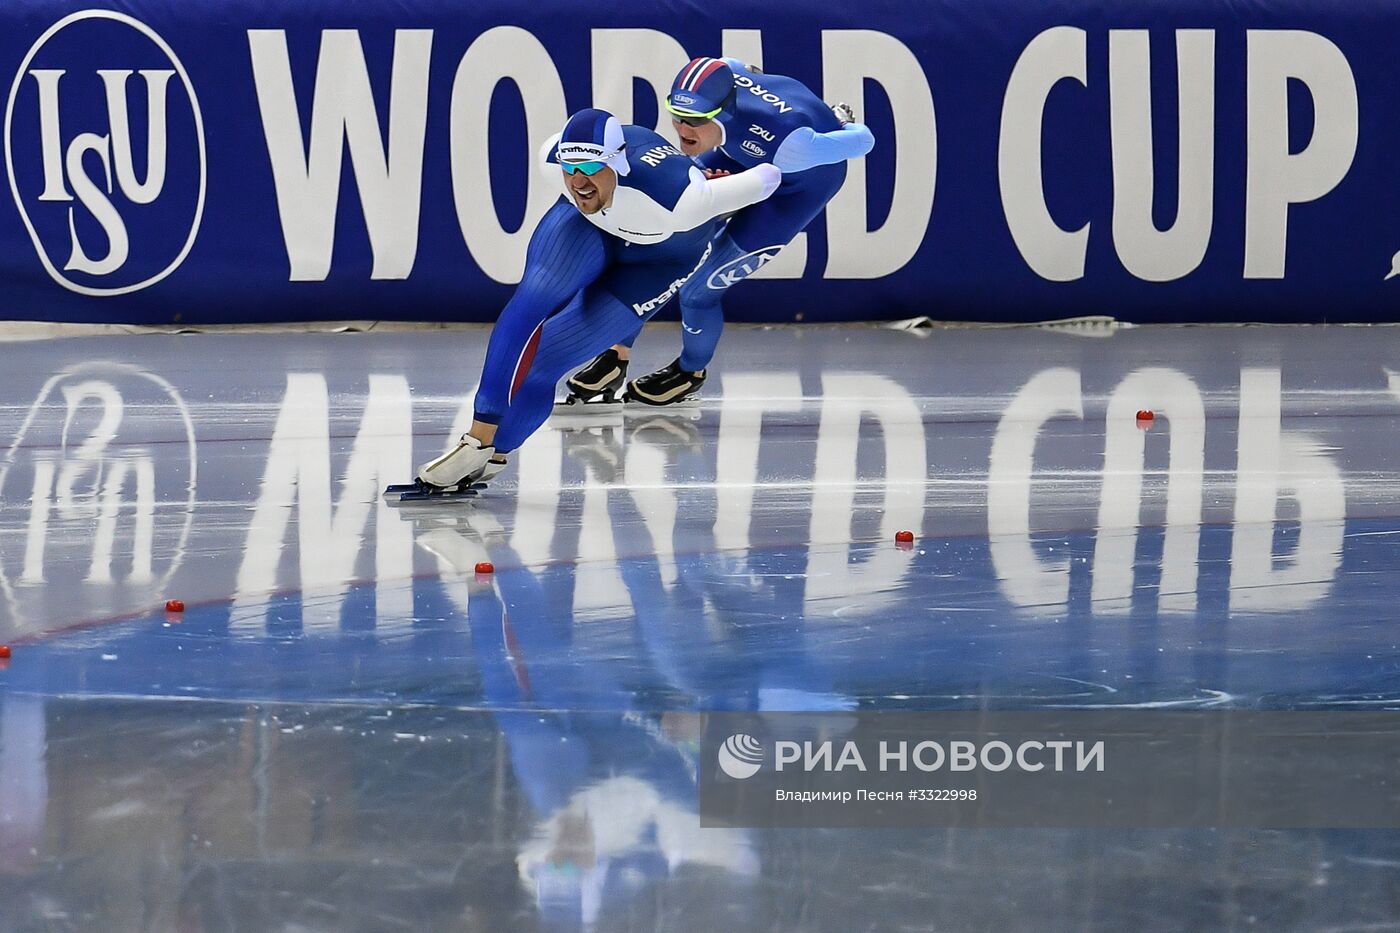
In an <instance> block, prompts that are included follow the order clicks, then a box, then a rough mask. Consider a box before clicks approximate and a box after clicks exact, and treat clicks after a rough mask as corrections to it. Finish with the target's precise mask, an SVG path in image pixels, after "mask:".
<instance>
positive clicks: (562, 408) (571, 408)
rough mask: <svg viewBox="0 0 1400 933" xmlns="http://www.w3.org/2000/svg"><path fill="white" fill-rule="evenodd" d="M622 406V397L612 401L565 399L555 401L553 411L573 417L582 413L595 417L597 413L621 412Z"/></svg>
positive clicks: (582, 414) (585, 415)
mask: <svg viewBox="0 0 1400 933" xmlns="http://www.w3.org/2000/svg"><path fill="white" fill-rule="evenodd" d="M622 408H623V405H622V400H621V399H618V400H617V401H612V402H578V401H573V400H565V401H562V402H555V403H554V409H553V411H552V412H551V413H552V414H555V415H565V416H567V417H571V418H572V417H575V416H580V415H581V416H583V417H595V416H597V415H606V414H613V413H621V411H622Z"/></svg>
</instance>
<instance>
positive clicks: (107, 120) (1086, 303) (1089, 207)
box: [0, 0, 1400, 323]
mask: <svg viewBox="0 0 1400 933" xmlns="http://www.w3.org/2000/svg"><path fill="white" fill-rule="evenodd" d="M118 7H119V8H116V7H112V8H107V7H101V6H94V7H92V8H86V9H77V10H75V9H74V7H73V5H72V4H67V3H58V2H40V0H24V2H11V3H8V4H6V5H5V6H4V8H3V9H0V74H3V75H5V76H9V79H10V81H9V85H8V91H7V94H6V102H5V125H4V130H5V138H4V143H5V166H6V172H7V181H8V186H9V190H10V197H9V198H3V199H0V317H5V318H12V319H46V320H68V321H122V322H147V323H166V322H185V323H215V322H228V321H269V320H312V319H351V318H359V319H363V318H372V319H401V320H480V321H489V320H493V319H494V317H495V315H496V313H497V312H498V310H499V308H500V306H501V305H502V303H503V302H504V301H505V300H506V298H507V297H508V295H509V294H510V289H511V286H512V284H513V283H515V282H516V281H518V279H519V277H520V273H521V268H522V264H523V261H524V252H525V246H526V244H527V242H528V239H529V234H530V231H531V230H532V228H533V225H534V223H535V221H536V220H537V219H538V217H539V216H540V215H541V214H542V213H543V212H544V210H545V209H546V208H547V207H548V205H549V204H550V203H551V202H552V201H553V199H554V196H553V195H552V194H551V193H550V190H549V188H548V187H547V184H546V180H545V179H542V178H541V177H540V176H539V175H538V174H537V173H536V172H535V171H534V170H533V169H532V160H531V156H532V153H533V151H534V149H535V147H537V146H538V144H539V143H540V141H541V140H543V139H544V138H545V137H546V136H548V135H549V134H550V133H552V132H554V131H556V130H557V129H558V128H559V127H560V126H561V125H562V123H563V121H564V119H565V117H566V115H567V114H568V113H569V112H570V111H572V110H575V109H579V108H582V107H586V106H590V105H594V106H600V107H604V108H606V109H610V110H612V111H614V112H615V113H617V114H618V115H619V116H620V117H621V118H622V119H623V120H624V121H628V122H636V123H641V124H643V125H647V126H658V125H659V124H661V123H662V122H663V121H662V117H663V116H664V111H663V110H660V109H659V108H658V97H659V95H660V94H661V93H663V92H664V91H665V90H666V89H667V88H668V87H669V84H670V81H671V79H672V77H673V76H674V74H675V72H676V71H677V69H678V68H679V67H680V66H681V65H682V64H684V62H685V61H686V60H688V59H689V58H690V57H691V56H693V55H701V54H716V53H723V54H725V55H730V56H734V57H737V58H741V59H743V60H745V61H747V62H751V63H754V64H756V65H760V66H761V67H762V68H763V69H764V70H765V71H766V72H769V73H778V74H784V75H790V76H792V77H795V78H797V79H799V80H801V81H803V82H804V83H806V84H808V85H809V86H810V87H812V88H813V89H814V90H816V91H817V92H819V93H820V94H822V95H823V96H824V98H825V99H826V100H828V101H832V102H835V101H838V100H843V101H846V102H848V103H850V104H852V105H853V106H854V108H855V110H856V113H857V114H858V115H859V117H860V118H861V119H862V120H864V121H865V122H866V123H868V125H869V126H870V127H871V129H872V131H873V133H874V135H875V137H876V147H875V150H874V151H873V152H872V153H871V154H870V155H869V156H868V157H867V158H866V159H865V160H864V161H863V162H860V163H856V164H853V166H852V170H851V172H850V173H849V176H848V179H847V182H846V185H845V187H844V188H843V189H842V191H841V192H840V193H839V194H838V195H837V196H836V198H835V199H834V200H833V201H832V202H831V203H830V205H829V206H828V208H827V210H826V211H825V213H824V214H823V215H822V216H821V217H819V218H818V219H817V220H816V221H815V222H814V224H813V225H812V227H811V229H810V230H809V231H808V232H807V234H805V235H804V236H802V237H800V238H799V239H798V240H797V241H796V242H794V243H793V244H792V245H791V246H789V247H788V248H787V249H786V250H784V252H783V253H782V254H780V256H779V258H778V259H777V260H775V261H774V262H772V263H770V264H769V266H768V267H767V268H765V269H764V270H763V273H762V276H763V280H761V281H755V282H753V283H750V284H745V285H744V287H743V288H740V289H736V290H735V291H734V293H733V294H731V295H730V296H729V297H728V298H727V299H726V310H727V313H728V316H729V317H730V319H731V320H779V321H782V320H809V321H811V320H851V319H867V318H868V319H881V318H886V319H887V318H898V317H907V316H911V315H916V314H927V315H930V316H932V317H935V318H940V319H954V320H1038V319H1045V318H1056V317H1065V316H1069V315H1077V314H1112V315H1115V316H1117V317H1120V318H1124V319H1128V320H1136V321H1238V320H1271V321H1316V320H1350V321H1385V320H1392V319H1395V318H1396V316H1397V311H1400V275H1397V274H1396V273H1397V271H1400V253H1397V250H1400V185H1397V184H1396V183H1395V181H1394V177H1393V175H1394V173H1393V164H1394V161H1395V154H1396V153H1397V152H1400V113H1397V106H1400V105H1397V104H1396V103H1394V101H1396V100H1397V99H1398V98H1400V94H1397V91H1400V60H1397V57H1396V56H1395V54H1394V41H1393V37H1394V35H1395V34H1397V33H1400V7H1396V6H1394V5H1393V4H1384V3H1380V2H1377V0H1343V2H1338V3H1331V4H1326V5H1319V4H1315V3H1303V2H1297V0H1267V2H1260V3H1253V4H1227V3H1223V2H1219V0H1213V2H1212V0H1178V2H1173V3H1171V4H1160V3H1149V2H1145V0H1132V2H1125V3H1119V4H1114V5H1111V6H1104V5H1101V4H1095V3H1088V2H1085V0H1052V2H1046V3H1037V4H1030V3H1025V2H1019V0H990V2H985V3H979V4H974V5H968V4H966V3H958V2H951V0H932V2H924V3H920V4H917V5H910V4H908V3H895V2H890V0H872V2H866V3H861V4H831V5H830V6H827V7H821V6H817V7H814V6H812V5H811V4H810V3H799V2H797V0H775V2H769V3H764V4H762V5H759V6H753V7H750V6H747V5H746V6H740V5H737V4H734V3H732V0H719V2H715V3H711V4H708V5H707V6H706V7H705V8H704V9H703V11H702V10H699V9H697V8H696V7H694V6H693V5H691V4H686V3H678V2H674V0H663V2H659V3H651V4H644V5H639V6H636V7H635V8H622V7H616V6H602V7H597V6H595V7H588V8H586V9H585V8H580V7H579V6H578V5H576V4H567V3H560V2H558V0H539V2H537V3H533V4H530V5H528V6H526V7H522V6H520V5H519V4H513V3H511V4H507V3H502V2H499V0H487V2H483V3H476V4H470V5H461V4H446V3H442V2H440V0H403V2H396V3H393V4H386V3H366V2H353V3H345V2H329V0H307V2H301V3H297V4H281V3H274V2H269V0H206V2H202V3H197V4H196V3H182V4H169V3H161V2H157V0H133V2H129V3H122V4H119V5H118ZM3 86H4V85H3V83H2V82H0V88H2V87H3ZM659 128H660V129H661V131H662V132H663V133H664V134H667V135H671V130H670V126H669V121H665V125H664V126H660V127H659ZM1392 276H1393V278H1392ZM669 312H670V314H672V315H674V313H675V309H669Z"/></svg>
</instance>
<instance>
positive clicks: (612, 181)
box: [564, 167, 617, 214]
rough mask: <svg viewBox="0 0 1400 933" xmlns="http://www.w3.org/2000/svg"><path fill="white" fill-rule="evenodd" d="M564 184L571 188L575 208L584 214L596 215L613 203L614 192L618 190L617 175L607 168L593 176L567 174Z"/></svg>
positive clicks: (570, 193) (580, 173)
mask: <svg viewBox="0 0 1400 933" xmlns="http://www.w3.org/2000/svg"><path fill="white" fill-rule="evenodd" d="M564 184H566V185H568V186H569V197H570V198H572V199H573V202H574V207H577V208H578V209H579V211H581V212H582V213H584V214H596V213H598V212H599V211H601V210H602V209H603V208H605V207H607V206H608V205H609V204H611V203H612V199H613V192H614V191H616V190H617V173H616V172H614V171H613V170H612V169H610V168H606V167H605V168H603V169H601V170H599V171H597V172H595V173H594V174H592V175H586V174H584V173H583V172H574V173H573V174H572V175H570V174H569V173H568V172H565V173H564Z"/></svg>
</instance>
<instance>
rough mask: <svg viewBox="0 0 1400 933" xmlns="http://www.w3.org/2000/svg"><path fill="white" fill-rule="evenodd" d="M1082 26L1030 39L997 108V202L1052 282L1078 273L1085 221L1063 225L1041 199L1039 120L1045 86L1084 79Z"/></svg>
mask: <svg viewBox="0 0 1400 933" xmlns="http://www.w3.org/2000/svg"><path fill="white" fill-rule="evenodd" d="M1084 49H1085V40H1084V30H1082V29H1076V28H1074V27H1071V26H1055V27H1053V28H1051V29H1047V30H1045V31H1044V32H1042V33H1041V34H1040V35H1038V36H1036V37H1035V38H1034V39H1032V40H1031V42H1030V44H1029V45H1027V46H1026V48H1025V51H1023V52H1022V53H1021V57H1020V58H1019V59H1017V60H1016V66H1015V67H1014V68H1013V69H1012V70H1011V78H1010V80H1009V81H1007V84H1006V98H1005V100H1004V101H1003V103H1002V108H1001V137H1000V140H999V143H998V150H997V177H998V179H999V182H1000V186H1001V208H1002V212H1003V213H1004V214H1005V216H1006V225H1007V226H1008V227H1009V228H1010V229H1011V238H1012V239H1013V240H1014V241H1015V242H1016V248H1017V249H1018V250H1020V251H1021V257H1022V258H1023V259H1025V260H1026V265H1028V266H1030V267H1031V270H1032V271H1033V272H1035V274H1036V275H1038V276H1040V277H1041V278H1043V279H1049V280H1050V281H1052V282H1071V281H1073V280H1075V279H1079V278H1083V277H1084V254H1085V251H1086V250H1087V249H1088V245H1089V224H1088V222H1085V224H1084V225H1083V226H1082V227H1080V228H1079V229H1077V230H1065V229H1064V228H1062V227H1061V226H1060V225H1059V224H1058V223H1056V222H1055V218H1053V217H1051V216H1050V209H1049V208H1048V207H1047V206H1046V204H1045V184H1044V179H1043V178H1042V176H1041V124H1042V122H1043V121H1044V118H1045V101H1046V99H1047V98H1048V97H1049V96H1050V89H1051V88H1053V87H1054V86H1055V85H1056V84H1059V83H1060V82H1061V81H1064V80H1066V79H1073V80H1075V81H1078V82H1079V83H1080V84H1082V85H1086V86H1087V84H1088V76H1087V72H1086V66H1085V58H1084Z"/></svg>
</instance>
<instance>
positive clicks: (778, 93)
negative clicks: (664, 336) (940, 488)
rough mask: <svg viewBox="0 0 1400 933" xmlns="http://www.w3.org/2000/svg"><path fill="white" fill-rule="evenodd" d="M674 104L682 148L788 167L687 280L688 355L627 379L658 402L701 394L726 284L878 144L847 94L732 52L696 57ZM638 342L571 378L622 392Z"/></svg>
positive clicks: (603, 391)
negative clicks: (756, 65) (834, 96)
mask: <svg viewBox="0 0 1400 933" xmlns="http://www.w3.org/2000/svg"><path fill="white" fill-rule="evenodd" d="M666 110H667V111H668V112H669V113H670V116H671V124H672V126H673V127H674V128H675V130H676V134H677V136H678V137H679V139H680V148H681V151H683V152H684V153H685V154H686V155H688V156H691V157H692V158H695V159H696V162H697V164H699V165H700V166H701V167H702V168H703V169H704V170H705V173H706V175H707V176H709V177H723V176H725V175H726V174H728V173H741V172H744V171H746V170H748V171H751V170H753V169H754V168H755V167H758V166H764V165H771V166H775V167H776V168H777V169H779V170H780V171H781V172H782V176H783V177H782V183H781V184H780V185H779V186H778V190H777V191H776V192H775V193H774V194H773V196H772V197H770V198H767V199H766V200H764V201H763V202H761V203H758V204H754V205H752V206H750V207H746V208H744V209H743V210H741V211H739V212H738V214H737V215H736V216H734V217H733V218H732V219H730V220H729V222H728V224H727V225H725V226H723V227H721V228H720V229H719V230H718V231H717V232H716V234H715V238H714V241H713V244H712V249H711V250H710V255H709V257H708V258H707V259H706V260H705V262H704V264H703V265H702V266H701V267H700V269H698V270H697V271H696V273H695V274H694V275H692V276H691V277H690V278H689V279H688V280H687V281H686V283H685V284H684V285H683V286H682V287H681V290H680V307H681V320H682V322H683V324H684V327H683V329H682V351H681V355H680V357H679V358H678V359H676V360H675V361H674V362H672V363H671V364H670V365H669V366H666V367H664V368H663V369H660V370H658V371H656V372H653V373H650V374H648V375H645V376H641V377H640V378H637V379H635V380H633V381H632V382H631V383H630V384H629V385H627V388H626V392H625V398H626V400H627V401H629V402H639V403H644V404H649V405H671V404H675V403H678V402H682V401H685V400H687V399H689V398H691V397H693V396H694V394H695V392H696V391H697V390H698V389H699V388H700V386H701V385H702V384H703V383H704V381H705V376H706V370H707V368H708V367H709V365H710V361H711V360H712V359H713V358H714V355H715V348H716V346H717V345H718V344H719V338H720V333H721V332H722V331H723V329H724V313H723V310H722V308H721V301H722V300H723V298H724V294H725V292H726V291H728V289H730V288H731V287H733V286H734V285H736V284H738V283H739V282H741V281H743V280H744V279H745V278H747V277H749V276H750V275H752V274H753V273H755V272H757V271H758V270H759V269H761V268H762V267H763V266H764V265H766V264H767V263H769V262H771V261H772V260H773V258H774V257H776V256H777V255H778V252H779V251H780V250H781V249H782V248H783V247H784V246H786V245H787V244H788V243H790V242H791V241H792V239H793V238H794V237H796V236H797V234H798V233H800V232H802V230H803V229H805V228H806V227H807V225H808V224H810V223H811V222H812V220H813V219H815V218H816V216H817V214H819V213H820V212H821V210H822V208H824V207H825V206H826V204H827V202H828V201H830V200H831V198H832V197H833V196H834V195H835V194H836V192H837V191H839V190H840V189H841V185H842V184H843V183H844V182H845V180H846V162H847V160H849V159H856V158H860V157H862V156H864V155H865V154H866V153H868V152H870V150H871V149H872V148H874V145H875V138H874V136H872V135H871V133H870V130H869V129H868V128H867V127H866V126H865V125H864V124H861V123H857V122H856V121H855V115H854V113H853V112H852V111H851V108H850V107H849V106H847V105H846V104H836V105H835V106H828V105H827V104H825V103H823V102H822V100H821V98H819V97H818V96H817V95H816V94H814V93H812V92H811V91H810V90H808V89H807V88H806V87H805V86H804V85H803V84H802V83H801V82H799V81H797V80H795V79H793V78H787V77H783V76H781V75H769V74H762V73H760V72H759V71H758V70H757V69H753V68H749V67H747V66H745V65H744V64H743V63H742V62H739V61H737V60H735V59H732V58H696V59H692V60H691V61H690V62H689V63H688V64H687V65H686V66H685V67H684V68H682V69H681V70H680V73H679V74H677V75H676V80H675V82H674V83H673V84H672V87H671V93H670V95H669V96H668V98H667V100H666ZM634 339H635V338H634ZM631 343H632V341H631V340H627V341H619V342H618V343H617V344H616V345H615V346H613V347H612V348H611V349H608V350H606V351H604V352H603V353H602V354H600V355H599V356H598V357H597V358H595V359H594V360H593V361H591V362H590V363H589V364H588V365H587V366H586V367H584V368H583V369H582V370H580V371H579V372H577V373H575V374H574V376H573V377H572V378H571V379H570V380H569V382H568V388H569V391H570V393H571V396H572V397H573V399H575V400H577V401H604V400H608V399H615V398H616V397H617V395H618V393H619V392H620V390H621V389H622V387H623V384H624V382H625V381H626V373H627V363H628V356H629V351H630V347H631Z"/></svg>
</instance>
